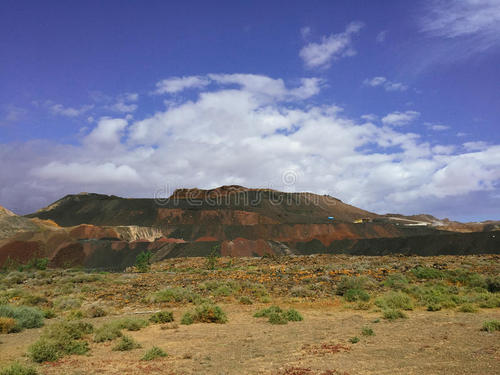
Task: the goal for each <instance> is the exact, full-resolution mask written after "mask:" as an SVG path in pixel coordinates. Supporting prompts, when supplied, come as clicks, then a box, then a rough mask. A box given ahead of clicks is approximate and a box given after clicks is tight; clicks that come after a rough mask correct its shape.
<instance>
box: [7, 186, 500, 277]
mask: <svg viewBox="0 0 500 375" xmlns="http://www.w3.org/2000/svg"><path fill="white" fill-rule="evenodd" d="M498 229H499V227H498V226H497V224H496V223H495V222H490V223H487V224H484V225H483V224H481V225H478V224H474V225H470V224H462V223H456V222H450V221H449V220H446V219H445V220H439V219H437V218H435V217H433V216H431V215H414V216H404V215H399V214H387V215H377V214H375V213H373V212H369V211H366V210H363V209H360V208H357V207H354V206H351V205H348V204H346V203H344V202H342V201H340V200H339V199H336V198H333V197H331V196H327V195H318V194H312V193H285V192H279V191H276V190H271V189H250V188H245V187H242V186H237V185H231V186H221V187H219V188H217V189H210V190H202V189H178V190H176V191H175V192H174V193H173V194H172V195H171V196H170V197H168V199H157V200H156V199H139V198H121V197H118V196H114V195H103V194H94V193H80V194H74V195H67V196H65V197H64V198H62V199H60V200H58V201H56V202H54V203H52V204H51V205H49V206H47V207H46V208H44V209H41V210H39V211H37V212H35V213H33V214H30V215H26V216H25V217H19V216H17V215H14V214H13V213H12V212H10V211H8V210H6V209H0V266H1V265H2V264H4V263H5V261H6V260H7V259H9V258H10V259H13V260H16V261H18V262H21V263H23V262H27V261H28V260H30V259H32V258H34V257H47V258H49V260H50V265H52V266H62V267H66V266H73V265H79V266H82V265H83V266H86V267H91V268H105V269H123V268H125V267H128V266H130V265H132V264H133V263H134V261H135V257H136V256H137V254H139V253H140V252H142V251H151V252H152V254H153V260H154V261H158V260H161V259H164V258H171V257H180V256H206V255H207V254H210V253H211V252H212V251H213V249H217V251H218V252H219V253H220V254H221V255H226V256H262V255H265V254H276V255H279V254H316V253H348V254H360V255H361V254H364V255H381V254H393V253H402V254H419V255H437V254H480V253H500V231H495V230H498ZM488 230H491V232H486V231H488ZM448 231H458V232H471V231H475V232H480V233H449V232H448Z"/></svg>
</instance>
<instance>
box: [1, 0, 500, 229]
mask: <svg viewBox="0 0 500 375" xmlns="http://www.w3.org/2000/svg"><path fill="white" fill-rule="evenodd" d="M0 48H1V51H2V53H1V55H0V67H1V69H0V157H1V159H0V168H1V170H0V204H1V205H4V206H6V207H8V208H10V209H12V210H14V211H16V212H19V213H26V212H30V211H33V210H36V209H38V208H40V207H42V206H44V205H46V204H48V203H50V202H51V201H54V200H55V199H57V198H59V197H61V196H62V195H65V194H68V193H75V192H79V191H96V192H103V193H109V194H111V193H112V194H117V195H123V196H142V197H152V196H155V194H159V192H161V191H171V190H173V189H174V188H176V187H181V186H183V187H194V186H198V187H204V188H209V187H214V186H218V185H221V184H230V183H237V184H242V185H246V186H264V187H265V186H268V187H272V188H276V189H284V190H290V191H302V190H308V191H313V192H317V193H321V194H323V193H328V194H331V195H334V196H336V197H339V198H340V199H342V200H344V201H346V202H349V203H352V204H355V205H358V206H360V207H363V208H366V209H370V210H375V211H377V212H380V213H383V212H388V211H399V212H402V213H407V214H411V213H420V212H427V213H431V214H434V215H436V216H439V217H450V218H452V219H458V220H484V219H488V218H489V219H500V215H499V213H500V136H499V131H498V129H499V127H500V124H499V119H500V75H499V69H498V66H499V65H500V1H498V0H465V1H455V0H446V1H383V2H366V1H344V2H341V1H337V2H332V1H309V2H304V1H265V2H264V1H262V2H259V1H253V2H243V1H241V2H240V1H214V2H206V1H185V2H182V4H181V3H180V2H179V3H177V4H174V3H173V2H165V1H147V2H138V1H106V2H101V1H99V2H98V1H85V2H83V1H81V2H64V1H48V2H35V1H32V2H29V1H25V2H18V1H3V2H2V4H1V5H0ZM290 175H293V179H292V180H293V183H290V181H289V180H286V181H285V179H284V177H283V176H290Z"/></svg>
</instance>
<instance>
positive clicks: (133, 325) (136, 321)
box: [115, 318, 149, 331]
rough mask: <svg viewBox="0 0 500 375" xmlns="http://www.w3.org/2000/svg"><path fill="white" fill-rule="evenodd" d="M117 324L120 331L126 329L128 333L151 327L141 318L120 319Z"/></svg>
mask: <svg viewBox="0 0 500 375" xmlns="http://www.w3.org/2000/svg"><path fill="white" fill-rule="evenodd" d="M115 324H116V325H117V326H118V327H119V328H120V329H126V330H127V331H139V330H140V329H142V328H144V327H147V326H148V325H149V323H148V321H147V320H144V319H141V318H123V319H118V320H117V321H115Z"/></svg>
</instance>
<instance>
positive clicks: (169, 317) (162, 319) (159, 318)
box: [149, 311, 174, 323]
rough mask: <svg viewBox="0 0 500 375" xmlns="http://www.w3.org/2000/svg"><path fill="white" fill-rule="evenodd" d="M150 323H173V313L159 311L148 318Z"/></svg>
mask: <svg viewBox="0 0 500 375" xmlns="http://www.w3.org/2000/svg"><path fill="white" fill-rule="evenodd" d="M149 321H150V322H152V323H169V322H173V321H174V313H173V312H172V311H159V312H157V313H154V314H153V315H151V317H150V318H149Z"/></svg>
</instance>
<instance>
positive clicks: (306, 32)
mask: <svg viewBox="0 0 500 375" xmlns="http://www.w3.org/2000/svg"><path fill="white" fill-rule="evenodd" d="M300 35H302V38H304V39H307V38H308V37H309V35H311V28H310V27H309V26H305V27H303V28H301V29H300Z"/></svg>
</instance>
